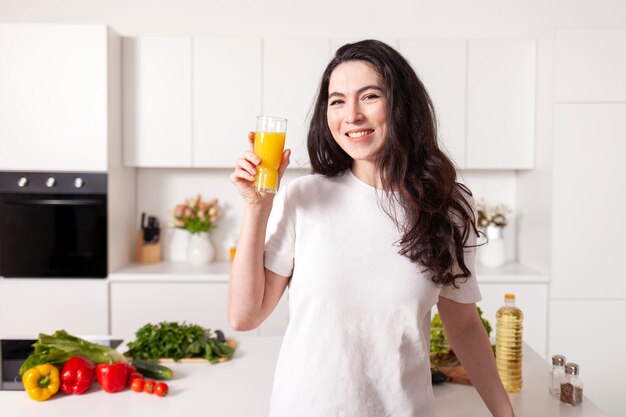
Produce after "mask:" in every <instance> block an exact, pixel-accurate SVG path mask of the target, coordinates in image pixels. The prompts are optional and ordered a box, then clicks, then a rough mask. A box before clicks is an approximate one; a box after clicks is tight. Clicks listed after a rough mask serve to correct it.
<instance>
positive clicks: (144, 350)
mask: <svg viewBox="0 0 626 417" xmlns="http://www.w3.org/2000/svg"><path fill="white" fill-rule="evenodd" d="M218 336H221V337H218ZM135 338H136V340H135V341H133V342H130V343H128V351H126V352H125V353H124V355H125V356H128V357H131V358H133V359H147V360H157V359H160V358H172V359H174V360H175V361H177V360H179V359H183V358H205V359H207V360H208V361H209V362H211V363H216V362H218V361H219V360H220V358H227V359H229V358H231V357H232V356H233V354H234V352H235V351H234V349H232V348H230V347H229V346H228V345H227V344H226V343H225V341H224V339H223V335H222V332H221V331H219V330H216V336H213V334H212V332H211V330H210V329H205V328H203V327H201V326H199V325H197V324H187V323H185V322H183V323H182V324H180V323H177V322H161V323H158V324H151V323H148V324H146V325H145V326H143V327H142V328H141V329H139V330H138V331H137V332H136V333H135ZM220 339H221V340H220Z"/></svg>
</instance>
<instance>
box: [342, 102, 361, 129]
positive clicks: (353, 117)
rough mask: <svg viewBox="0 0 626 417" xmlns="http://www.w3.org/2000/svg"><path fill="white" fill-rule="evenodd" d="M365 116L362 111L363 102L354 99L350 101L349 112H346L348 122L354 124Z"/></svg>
mask: <svg viewBox="0 0 626 417" xmlns="http://www.w3.org/2000/svg"><path fill="white" fill-rule="evenodd" d="M363 118H364V116H363V112H362V111H361V103H360V102H359V100H352V101H351V103H348V106H347V113H346V123H350V124H354V123H358V122H360V121H362V120H363Z"/></svg>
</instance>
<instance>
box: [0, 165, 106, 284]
mask: <svg viewBox="0 0 626 417" xmlns="http://www.w3.org/2000/svg"><path fill="white" fill-rule="evenodd" d="M106 191H107V175H106V174H105V173H69V172H54V173H45V172H0V276H4V277H15V278H105V277H106V276H107V194H106Z"/></svg>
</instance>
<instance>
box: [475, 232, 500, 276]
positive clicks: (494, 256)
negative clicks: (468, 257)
mask: <svg viewBox="0 0 626 417" xmlns="http://www.w3.org/2000/svg"><path fill="white" fill-rule="evenodd" d="M485 234H486V235H487V239H489V240H488V242H487V244H486V245H483V246H480V247H479V248H478V260H479V261H480V263H481V264H483V265H484V266H489V267H497V266H501V265H503V264H504V263H505V262H506V250H505V247H504V239H503V238H502V228H501V227H498V226H487V227H486V228H485Z"/></svg>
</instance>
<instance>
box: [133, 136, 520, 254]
mask: <svg viewBox="0 0 626 417" xmlns="http://www.w3.org/2000/svg"><path fill="white" fill-rule="evenodd" d="M242 143H245V142H242ZM230 172H231V171H230V170H227V169H166V168H161V169H156V168H155V169H143V168H142V169H138V170H137V210H138V211H137V216H136V218H137V224H139V218H140V213H141V212H146V213H147V214H150V215H155V216H157V217H158V218H159V221H160V223H161V225H162V226H164V225H166V224H167V223H169V221H170V218H171V217H170V215H169V211H170V210H172V209H173V208H174V206H175V205H176V204H178V203H182V202H184V200H185V199H186V198H189V197H193V196H195V195H196V194H198V193H200V194H202V197H203V198H205V199H210V198H211V199H212V198H214V197H216V198H218V199H219V200H220V204H221V205H222V208H223V214H224V215H223V217H222V218H221V219H220V220H219V223H218V227H217V228H216V229H215V230H214V231H213V232H211V239H212V241H213V244H214V245H215V247H216V249H217V258H218V259H223V260H225V259H228V247H229V244H230V241H231V240H232V237H233V236H234V235H237V234H238V233H239V227H240V224H241V213H242V210H243V204H242V203H243V202H242V199H241V197H240V196H239V194H238V193H237V192H236V191H235V188H234V186H233V185H232V184H231V183H230V180H229V178H228V176H229V174H230ZM303 174H306V171H304V170H288V171H287V173H286V174H285V178H284V179H283V184H287V183H288V182H289V181H290V180H291V179H293V178H295V177H297V176H300V175H303ZM459 180H460V181H461V182H463V183H465V184H467V185H468V186H469V187H470V188H471V189H472V191H473V193H474V197H475V198H476V199H479V198H481V197H482V198H485V199H486V200H487V201H492V202H494V203H495V202H497V203H503V204H506V205H507V206H509V207H511V208H514V207H515V206H516V174H515V172H513V171H498V172H490V171H465V172H462V173H461V177H460V178H459ZM514 231H515V224H512V225H511V227H509V228H507V229H506V231H505V232H506V233H508V235H507V236H505V238H507V240H506V242H507V245H508V246H507V253H508V258H509V259H515V257H516V245H515V234H514ZM167 242H168V232H166V233H165V234H164V239H163V245H164V247H163V250H164V252H165V253H166V252H167V247H166V246H167Z"/></svg>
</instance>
